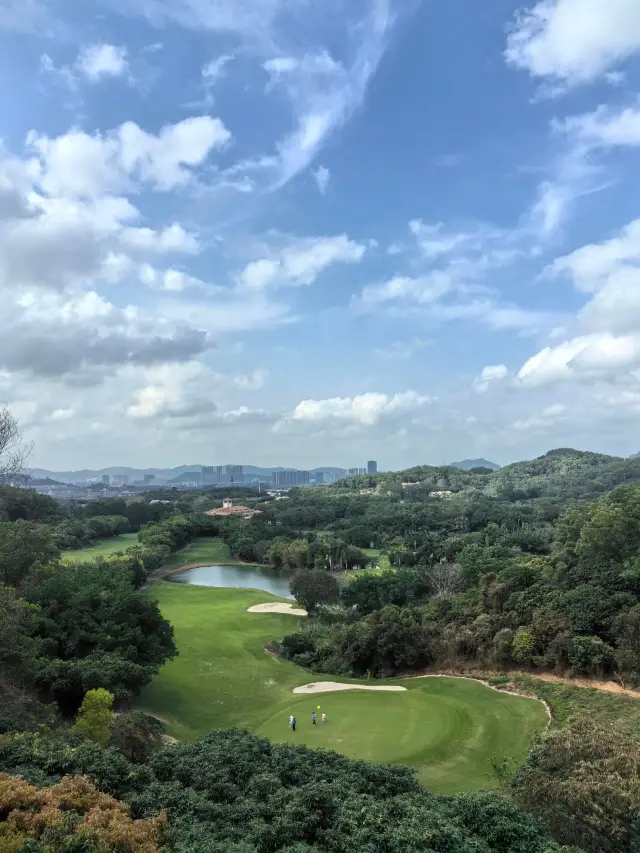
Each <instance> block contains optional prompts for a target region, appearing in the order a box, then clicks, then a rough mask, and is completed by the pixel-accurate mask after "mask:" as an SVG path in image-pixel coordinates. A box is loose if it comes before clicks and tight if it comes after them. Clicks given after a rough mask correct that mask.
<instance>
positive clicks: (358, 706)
mask: <svg viewBox="0 0 640 853" xmlns="http://www.w3.org/2000/svg"><path fill="white" fill-rule="evenodd" d="M147 595H151V596H153V597H155V598H156V599H157V601H158V604H159V606H160V609H161V611H162V612H163V614H164V615H165V616H166V617H167V618H168V619H169V621H170V622H171V623H172V624H173V626H174V629H175V637H176V645H177V646H178V649H179V651H180V655H179V657H178V658H176V659H175V660H173V661H171V662H169V663H168V664H166V665H165V666H164V667H163V668H162V670H161V672H160V673H159V674H158V675H157V676H156V678H154V680H153V682H152V684H151V685H150V686H149V687H147V688H145V690H144V691H143V693H142V695H141V697H140V701H139V707H140V708H141V709H142V710H144V711H146V712H147V713H150V714H153V715H154V716H158V717H162V718H163V719H164V720H166V721H167V727H168V734H169V735H170V736H172V737H177V738H179V739H180V740H184V741H193V740H195V739H196V738H198V737H201V736H203V735H205V734H207V733H208V732H210V731H212V730H214V729H219V728H227V727H239V728H247V729H249V730H250V731H252V732H254V733H256V734H258V735H261V736H265V737H268V738H269V739H271V740H272V741H274V742H290V743H294V744H295V743H298V744H304V745H306V746H310V747H324V748H328V749H334V750H337V751H339V752H342V753H343V754H345V755H347V756H349V757H353V758H361V759H367V760H371V761H381V762H393V763H403V764H410V765H412V766H414V767H415V768H416V770H417V772H418V774H419V778H420V779H421V781H422V782H423V784H424V785H425V786H426V787H428V788H429V789H430V790H433V791H438V792H441V793H454V792H457V791H473V790H478V789H480V788H487V787H492V786H493V785H494V784H495V782H494V780H493V778H492V776H491V758H492V756H496V755H497V756H505V757H508V758H510V759H513V760H514V761H523V760H524V759H525V758H526V756H527V753H528V751H529V748H530V745H531V743H532V742H533V740H534V738H535V737H536V735H537V734H538V733H539V732H540V731H542V730H543V729H544V727H545V726H546V725H547V723H548V718H547V712H546V710H545V709H544V708H543V707H542V706H541V703H540V702H538V701H530V700H527V699H525V698H522V697H521V698H520V701H518V702H515V701H514V700H513V698H512V696H511V694H509V693H505V692H503V691H499V690H487V689H486V685H484V684H482V683H480V682H478V681H477V680H475V679H471V678H456V679H454V678H442V677H436V678H424V679H418V678H407V679H402V680H390V681H386V682H384V681H383V682H382V683H380V682H378V683H376V684H375V686H389V687H396V688H397V687H404V688H405V689H404V690H397V689H396V690H391V691H375V692H374V691H366V690H361V689H358V688H360V687H362V686H363V684H362V681H361V680H360V681H358V680H351V679H341V681H342V682H343V683H344V684H347V685H351V686H352V687H353V688H355V689H349V688H347V689H344V690H340V691H338V692H331V693H325V694H323V695H318V694H304V693H303V694H300V693H294V692H293V691H294V689H295V688H296V687H299V686H300V685H304V684H305V679H308V678H309V674H308V673H307V672H305V671H304V670H302V669H300V668H299V667H297V666H295V665H294V664H292V663H291V662H290V661H286V660H274V659H273V658H272V657H271V656H269V655H265V653H264V646H265V645H268V644H269V643H272V642H273V641H275V640H279V639H280V638H282V637H283V636H284V635H285V634H286V633H289V632H290V631H291V627H292V617H291V615H290V614H286V615H285V614H278V613H273V614H271V615H270V618H268V619H258V618H256V617H255V616H254V615H252V614H250V613H247V608H248V607H251V606H252V605H255V604H262V603H264V602H265V599H267V600H268V599H269V598H271V599H272V601H273V602H274V603H277V602H279V601H281V600H280V599H278V598H276V597H275V596H273V597H271V596H269V595H268V594H265V592H264V591H259V590H246V589H220V588H212V587H197V586H188V585H180V584H173V583H163V582H160V583H155V584H153V585H152V586H151V587H150V588H149V589H148V590H147ZM281 603H285V604H287V603H290V602H281ZM293 618H296V617H293ZM330 681H334V682H335V676H333V677H331V676H316V677H315V682H314V683H316V684H317V683H320V682H330ZM370 686H374V685H370ZM318 706H320V708H321V711H322V712H324V713H326V715H327V722H326V724H325V725H317V726H315V727H314V726H312V725H311V713H312V711H316V714H318ZM291 714H293V715H295V717H296V719H297V721H298V726H297V730H296V732H295V733H294V732H292V731H291V729H290V728H289V726H288V720H289V716H290V715H291ZM318 715H319V714H318Z"/></svg>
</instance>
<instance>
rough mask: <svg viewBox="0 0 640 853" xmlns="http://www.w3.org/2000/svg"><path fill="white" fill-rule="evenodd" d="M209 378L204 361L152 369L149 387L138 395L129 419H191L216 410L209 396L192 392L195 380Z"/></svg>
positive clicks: (131, 406) (145, 387)
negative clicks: (202, 362)
mask: <svg viewBox="0 0 640 853" xmlns="http://www.w3.org/2000/svg"><path fill="white" fill-rule="evenodd" d="M206 375H207V369H206V367H205V366H204V365H203V364H201V363H200V362H188V363H186V364H180V365H175V364H174V365H166V364H165V365H161V366H159V367H157V368H152V369H151V370H149V371H148V372H147V377H148V380H149V384H148V385H145V386H144V387H143V388H140V389H138V390H137V391H136V392H135V394H134V398H135V402H134V403H133V404H132V405H130V406H129V407H128V408H127V416H128V417H130V418H134V419H137V420H148V419H151V418H158V417H167V418H183V417H191V416H194V415H198V414H202V413H206V412H213V411H215V409H216V405H215V403H213V402H212V401H211V400H210V399H208V397H207V395H204V394H201V393H198V394H192V393H190V392H191V391H192V387H191V386H192V383H193V382H194V380H196V381H197V380H201V379H202V378H203V377H204V378H206Z"/></svg>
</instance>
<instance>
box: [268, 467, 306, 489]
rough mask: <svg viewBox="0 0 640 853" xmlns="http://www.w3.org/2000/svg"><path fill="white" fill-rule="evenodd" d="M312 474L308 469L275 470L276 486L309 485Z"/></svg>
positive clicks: (274, 481)
mask: <svg viewBox="0 0 640 853" xmlns="http://www.w3.org/2000/svg"><path fill="white" fill-rule="evenodd" d="M310 479H311V475H310V473H309V472H308V471H274V472H273V485H274V486H308V485H309V482H310Z"/></svg>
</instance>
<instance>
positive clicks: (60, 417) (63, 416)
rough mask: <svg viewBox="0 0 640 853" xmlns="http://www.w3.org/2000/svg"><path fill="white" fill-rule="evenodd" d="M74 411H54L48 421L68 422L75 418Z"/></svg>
mask: <svg viewBox="0 0 640 853" xmlns="http://www.w3.org/2000/svg"><path fill="white" fill-rule="evenodd" d="M75 414H76V410H75V409H54V410H53V411H52V412H51V417H50V420H52V421H68V420H71V418H73V417H75Z"/></svg>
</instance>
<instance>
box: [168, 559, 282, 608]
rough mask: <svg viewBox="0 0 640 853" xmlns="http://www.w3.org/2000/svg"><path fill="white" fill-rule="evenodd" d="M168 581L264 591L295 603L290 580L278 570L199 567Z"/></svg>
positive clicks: (179, 573)
mask: <svg viewBox="0 0 640 853" xmlns="http://www.w3.org/2000/svg"><path fill="white" fill-rule="evenodd" d="M167 580H170V581H175V582H176V583H188V584H193V585H195V586H221V587H229V588H236V589H237V588H240V589H262V590H264V591H265V592H270V593H272V594H273V595H277V596H279V597H280V598H288V599H289V600H290V601H293V596H292V595H291V593H290V592H289V578H288V577H287V575H283V574H280V573H279V572H278V571H277V570H274V569H268V568H259V567H257V566H199V567H198V568H197V569H185V570H184V571H183V572H176V573H175V574H173V575H169V577H168V578H167Z"/></svg>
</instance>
